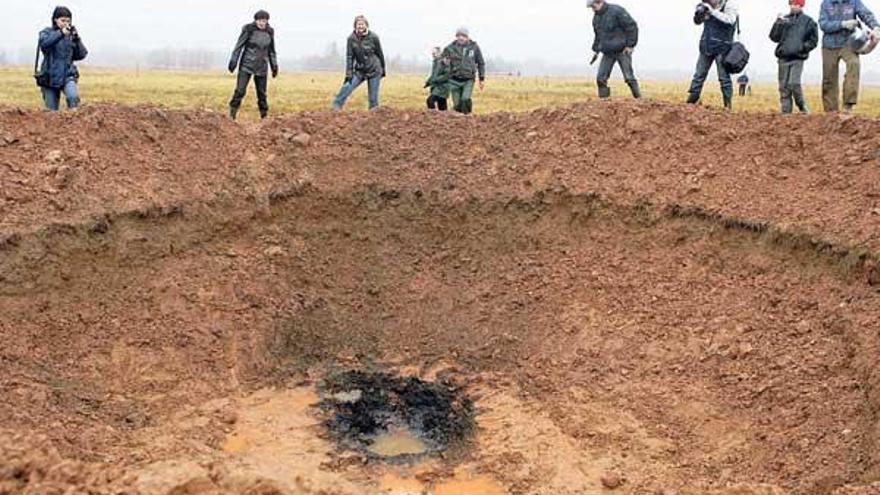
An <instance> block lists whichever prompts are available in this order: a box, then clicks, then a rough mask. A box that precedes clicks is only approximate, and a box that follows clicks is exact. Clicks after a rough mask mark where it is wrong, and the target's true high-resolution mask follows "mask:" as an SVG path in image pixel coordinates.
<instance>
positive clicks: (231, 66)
mask: <svg viewBox="0 0 880 495" xmlns="http://www.w3.org/2000/svg"><path fill="white" fill-rule="evenodd" d="M233 72H235V62H229V73H230V74H231V73H233Z"/></svg>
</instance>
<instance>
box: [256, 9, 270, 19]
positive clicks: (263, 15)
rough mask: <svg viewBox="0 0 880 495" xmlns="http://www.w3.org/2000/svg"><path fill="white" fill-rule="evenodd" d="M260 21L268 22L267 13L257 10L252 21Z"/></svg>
mask: <svg viewBox="0 0 880 495" xmlns="http://www.w3.org/2000/svg"><path fill="white" fill-rule="evenodd" d="M260 19H265V20H267V21H268V20H269V13H268V12H266V11H265V10H258V11H257V13H256V14H254V20H255V21H259V20H260Z"/></svg>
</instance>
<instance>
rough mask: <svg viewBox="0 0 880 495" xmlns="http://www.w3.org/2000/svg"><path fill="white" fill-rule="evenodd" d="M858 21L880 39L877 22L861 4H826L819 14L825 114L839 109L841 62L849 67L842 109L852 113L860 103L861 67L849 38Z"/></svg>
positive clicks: (847, 0)
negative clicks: (822, 34)
mask: <svg viewBox="0 0 880 495" xmlns="http://www.w3.org/2000/svg"><path fill="white" fill-rule="evenodd" d="M859 21H861V22H863V23H865V24H867V26H868V27H869V28H871V29H872V30H873V31H874V32H873V35H874V36H880V29H878V26H880V25H878V23H877V19H876V18H875V17H874V14H873V13H871V11H870V10H868V8H867V7H865V4H864V3H862V0H823V1H822V11H821V12H820V14H819V27H820V28H821V29H822V32H823V33H824V36H823V37H822V105H823V106H824V107H825V111H826V112H837V111H838V110H839V109H840V61H841V60H843V63H844V64H846V75H845V76H844V78H843V109H844V111H845V112H849V111H850V110H852V108H853V107H854V106H855V105H856V103H858V100H859V78H860V72H861V63H860V61H859V54H858V53H856V52H855V50H854V49H853V48H852V47H851V46H850V44H849V38H850V35H852V34H853V31H854V30H855V29H856V28H858V27H859Z"/></svg>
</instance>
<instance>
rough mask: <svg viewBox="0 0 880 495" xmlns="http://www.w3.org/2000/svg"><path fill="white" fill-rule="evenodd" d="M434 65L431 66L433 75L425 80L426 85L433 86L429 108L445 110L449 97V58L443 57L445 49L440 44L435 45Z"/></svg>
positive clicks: (429, 97) (433, 53) (429, 98)
mask: <svg viewBox="0 0 880 495" xmlns="http://www.w3.org/2000/svg"><path fill="white" fill-rule="evenodd" d="M432 55H433V56H434V65H433V67H432V68H431V76H430V77H428V80H427V81H425V87H426V88H431V95H430V96H428V108H429V109H430V110H440V111H441V112H445V111H446V109H447V107H448V105H447V99H448V98H449V60H447V59H446V58H444V57H443V50H441V49H440V47H439V46H436V47H434V51H433V52H432Z"/></svg>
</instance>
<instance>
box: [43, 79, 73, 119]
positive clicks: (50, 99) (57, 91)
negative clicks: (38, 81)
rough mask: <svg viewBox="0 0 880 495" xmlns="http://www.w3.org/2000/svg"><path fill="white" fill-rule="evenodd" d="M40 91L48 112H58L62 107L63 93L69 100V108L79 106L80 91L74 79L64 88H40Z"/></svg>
mask: <svg viewBox="0 0 880 495" xmlns="http://www.w3.org/2000/svg"><path fill="white" fill-rule="evenodd" d="M40 91H41V92H42V93H43V103H45V104H46V109H47V110H53V111H57V110H58V109H59V108H60V107H61V93H64V97H65V98H66V99H67V108H76V107H77V106H79V89H78V88H77V86H76V81H75V80H73V79H68V80H67V82H66V83H64V87H63V88H40Z"/></svg>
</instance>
